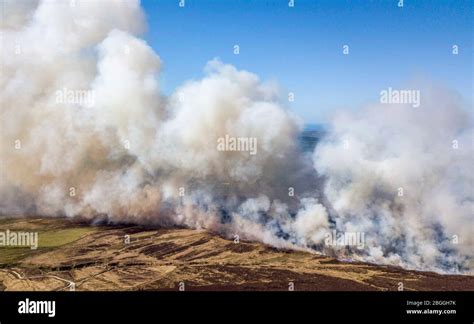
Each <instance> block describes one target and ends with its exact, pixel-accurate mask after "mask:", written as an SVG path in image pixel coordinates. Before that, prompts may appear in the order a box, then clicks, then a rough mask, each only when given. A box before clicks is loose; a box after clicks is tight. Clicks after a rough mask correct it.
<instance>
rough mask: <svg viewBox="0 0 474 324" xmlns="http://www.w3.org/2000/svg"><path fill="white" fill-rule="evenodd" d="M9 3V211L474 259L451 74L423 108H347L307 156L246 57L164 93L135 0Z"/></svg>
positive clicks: (2, 205) (339, 250)
mask: <svg viewBox="0 0 474 324" xmlns="http://www.w3.org/2000/svg"><path fill="white" fill-rule="evenodd" d="M2 10H3V12H2V21H1V31H2V35H1V36H2V40H1V44H2V51H1V75H0V83H1V85H0V89H1V90H0V91H1V92H0V105H1V111H0V114H1V120H0V122H1V125H0V126H1V142H0V153H1V162H2V168H1V171H0V172H1V173H0V177H1V182H0V195H1V199H0V214H1V215H6V216H8V215H34V214H35V215H47V216H70V217H73V216H76V217H84V218H88V219H91V220H93V221H98V220H99V221H107V222H131V223H140V224H157V225H164V226H173V225H185V226H189V227H193V228H205V229H208V230H211V231H216V232H219V233H222V234H224V235H227V236H232V235H235V234H237V235H239V236H240V237H241V238H243V239H252V240H260V241H263V242H265V243H268V244H272V245H275V246H278V247H295V248H297V247H300V248H308V249H312V250H315V251H320V252H324V253H328V254H332V255H336V256H340V257H348V258H353V259H360V260H365V261H371V262H377V263H387V264H396V265H402V266H405V267H410V268H417V269H424V270H428V269H432V270H438V271H451V272H458V271H464V270H467V269H469V268H470V265H469V263H468V258H469V257H470V255H469V253H470V249H472V245H473V244H472V241H469V240H470V237H471V236H472V232H473V231H472V225H473V201H474V195H473V187H472V185H473V181H474V178H473V174H472V171H471V164H472V162H473V151H472V136H473V133H472V120H471V119H470V116H468V115H467V114H466V113H465V112H464V110H463V109H462V104H461V103H459V102H458V100H457V99H456V98H454V97H453V96H451V95H450V94H447V92H446V91H445V90H439V91H438V90H436V91H432V93H430V91H424V92H422V93H423V95H422V99H421V100H422V105H421V106H420V107H418V108H413V107H410V106H403V105H377V106H374V107H369V108H368V109H365V110H363V111H362V112H360V113H350V114H340V115H338V116H337V117H336V118H335V120H334V123H333V124H332V126H331V128H330V130H329V134H328V135H327V136H326V138H325V139H324V141H323V142H322V143H320V144H319V145H318V146H317V148H316V150H315V153H314V156H313V158H314V165H313V161H311V158H310V157H309V156H308V155H305V154H303V153H302V152H301V150H300V148H299V144H298V136H299V134H300V132H301V129H302V125H301V122H300V120H299V119H298V118H297V117H296V116H294V115H293V114H291V113H290V112H289V111H288V110H287V109H286V107H285V103H284V101H283V100H281V98H280V93H279V89H278V88H277V87H275V86H274V85H271V84H265V83H262V82H261V81H260V80H259V79H258V77H257V76H256V75H254V74H252V73H249V72H246V71H239V70H237V69H236V68H234V67H233V66H231V65H226V64H223V63H221V62H220V61H219V60H212V61H210V62H209V63H208V65H207V66H206V76H205V77H204V78H203V79H202V80H193V81H189V82H187V83H185V84H184V85H182V86H181V87H179V88H178V89H176V91H175V92H174V93H173V94H172V95H171V96H169V97H165V96H163V95H162V94H161V93H160V88H159V82H158V76H159V72H160V68H161V64H162V62H161V60H160V58H159V57H158V55H157V54H156V53H155V52H154V51H153V50H152V48H150V47H149V46H148V45H147V44H146V42H144V41H143V40H141V39H140V38H138V36H137V35H139V33H140V32H141V31H143V29H144V25H145V23H144V15H143V13H142V11H141V9H140V5H139V3H138V1H123V0H120V1H107V2H99V1H97V2H94V1H84V2H82V1H76V2H74V5H71V3H70V2H64V3H61V2H58V1H41V2H39V3H38V2H36V1H31V2H27V1H18V2H17V1H9V0H7V1H5V0H4V1H3V3H2ZM226 136H229V137H232V138H235V139H237V138H241V139H248V140H252V139H255V140H256V142H255V144H256V147H255V148H254V149H255V151H254V153H255V154H252V152H251V150H243V151H239V150H238V149H237V150H233V149H232V147H230V148H229V147H227V150H220V149H218V143H219V141H220V140H221V139H223V138H225V137H226ZM247 144H248V143H247ZM454 144H456V145H454ZM454 146H455V148H454ZM400 189H401V191H400ZM400 192H402V193H403V195H400ZM333 231H336V232H340V233H348V232H350V233H352V232H354V233H356V232H357V233H364V235H365V236H364V238H365V241H364V242H363V243H364V244H363V246H349V247H348V246H338V245H337V244H336V245H331V244H327V242H326V243H325V239H327V235H328V233H333ZM359 243H360V242H359Z"/></svg>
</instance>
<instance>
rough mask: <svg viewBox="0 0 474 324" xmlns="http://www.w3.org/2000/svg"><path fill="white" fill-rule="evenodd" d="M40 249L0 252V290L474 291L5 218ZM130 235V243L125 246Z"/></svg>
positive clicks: (124, 231)
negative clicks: (35, 237) (31, 235)
mask: <svg viewBox="0 0 474 324" xmlns="http://www.w3.org/2000/svg"><path fill="white" fill-rule="evenodd" d="M7 229H9V230H10V231H37V232H39V247H38V249H37V250H31V249H29V248H12V247H0V290H71V287H72V286H74V289H75V290H140V289H142V290H177V289H179V287H180V283H184V287H185V289H186V290H288V288H289V285H290V282H292V283H293V284H294V289H295V290H398V287H399V283H400V282H402V283H403V287H404V289H405V290H474V276H464V275H463V276H460V275H440V274H436V273H430V272H416V271H408V270H403V269H400V268H396V267H388V266H377V265H370V264H363V263H346V262H339V261H337V260H335V259H334V258H330V257H323V256H318V255H314V254H311V253H307V252H298V251H286V250H285V251H282V250H277V249H274V248H272V247H269V246H266V245H263V244H260V243H249V242H240V243H238V244H236V243H234V242H233V241H229V240H226V239H223V238H221V237H219V236H216V235H212V234H209V233H207V232H205V231H196V230H190V229H161V228H160V229H156V228H155V229H150V228H143V227H139V226H90V225H87V224H83V223H80V222H77V221H71V220H68V219H58V218H54V219H53V218H9V219H3V220H1V221H0V230H1V231H5V230H7ZM125 235H129V237H130V243H129V244H126V243H125Z"/></svg>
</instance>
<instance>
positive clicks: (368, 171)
mask: <svg viewBox="0 0 474 324" xmlns="http://www.w3.org/2000/svg"><path fill="white" fill-rule="evenodd" d="M421 93H422V104H421V106H420V107H419V108H413V107H412V106H411V105H409V104H407V105H399V104H395V105H385V104H379V105H374V106H371V107H368V108H367V109H365V110H363V111H361V112H359V113H349V114H348V113H345V114H339V115H338V116H337V117H336V118H335V120H334V122H333V124H332V131H331V133H330V135H329V136H328V137H327V138H326V140H325V141H324V143H322V144H320V145H319V146H318V148H317V150H316V151H315V154H314V164H315V168H316V169H317V170H318V171H319V172H320V173H321V174H323V175H324V176H326V179H327V181H326V185H325V187H324V193H325V196H326V197H327V199H328V201H330V203H331V206H332V208H333V212H334V215H336V217H335V218H334V221H335V224H336V227H337V228H338V229H339V230H340V231H349V232H364V233H366V242H365V243H366V245H367V249H366V250H364V251H363V254H364V255H366V257H367V258H366V259H368V260H370V261H374V262H387V261H388V262H389V263H395V264H400V265H404V266H409V267H410V266H413V265H418V266H421V267H422V268H429V267H430V266H432V265H437V266H439V267H444V268H449V267H450V266H451V265H452V264H459V262H461V263H462V261H461V260H462V258H463V257H462V256H464V257H466V258H467V256H468V255H469V253H470V251H472V233H473V222H474V213H473V212H474V199H473V198H474V195H473V184H474V174H473V172H472V165H473V157H474V151H473V146H472V139H473V135H474V132H473V128H472V119H471V116H469V115H468V114H467V113H466V110H465V109H462V106H463V103H462V102H461V101H460V99H459V98H457V97H456V96H455V95H454V94H451V93H449V92H448V91H446V90H443V89H440V88H437V87H425V88H424V89H422V90H421ZM454 251H456V253H455V252H454ZM460 255H462V256H460Z"/></svg>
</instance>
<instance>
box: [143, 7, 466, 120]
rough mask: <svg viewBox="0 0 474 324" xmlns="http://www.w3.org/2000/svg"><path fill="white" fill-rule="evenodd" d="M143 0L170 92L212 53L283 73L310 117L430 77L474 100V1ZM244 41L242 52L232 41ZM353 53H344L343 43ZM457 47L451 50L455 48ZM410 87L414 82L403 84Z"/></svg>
mask: <svg viewBox="0 0 474 324" xmlns="http://www.w3.org/2000/svg"><path fill="white" fill-rule="evenodd" d="M397 4H398V0H386V1H369V0H366V1H356V0H347V1H342V0H314V1H303V0H295V6H294V7H293V8H290V7H288V1H287V0H271V1H270V0H260V1H244V0H220V1H218V0H186V2H185V7H184V8H182V7H179V6H178V0H155V1H153V0H142V7H143V8H144V10H145V13H146V15H147V21H148V29H147V32H146V33H145V35H144V38H145V39H146V40H147V42H148V43H149V44H150V45H151V46H152V47H153V48H154V49H155V50H156V52H157V53H158V54H159V55H160V57H161V58H162V60H163V62H164V67H163V74H162V85H163V91H164V92H165V93H167V94H169V93H171V92H172V91H173V89H174V88H175V87H176V86H178V85H180V84H181V83H183V82H184V81H186V80H189V79H193V78H194V79H197V78H201V77H202V76H203V69H204V66H205V64H206V62H207V61H209V60H211V59H213V58H214V57H218V58H220V59H221V60H222V61H223V62H225V63H230V64H233V65H235V66H236V67H237V68H239V69H245V70H248V71H251V72H253V73H256V74H258V75H259V76H260V78H261V79H262V80H268V81H277V82H278V83H279V84H280V86H282V87H283V89H285V90H287V91H292V92H294V93H295V101H294V102H293V103H291V109H293V110H294V111H295V112H296V113H297V114H298V115H300V116H301V117H303V118H304V120H305V121H306V122H308V123H317V122H324V120H325V118H327V116H328V115H329V114H330V113H331V111H334V110H336V109H339V108H350V109H357V108H358V107H361V106H363V105H364V104H366V103H369V102H374V101H377V100H378V99H379V93H380V91H381V90H382V89H386V88H388V87H393V88H403V87H404V86H406V85H407V84H409V83H410V82H411V81H413V80H420V79H421V80H430V81H433V82H435V83H438V84H444V85H446V86H448V87H449V88H452V89H454V90H456V91H458V92H460V93H461V94H462V95H463V96H464V97H465V98H466V99H467V100H468V101H469V102H471V103H472V93H473V81H472V75H473V56H472V46H473V44H472V42H473V2H472V1H470V0H456V1H447V0H436V1H423V0H417V1H415V0H405V1H404V7H403V8H399V7H398V6H397ZM235 44H238V45H239V46H240V54H239V55H235V54H234V53H233V46H234V45H235ZM345 44H347V45H349V51H350V52H349V55H343V53H342V47H343V45H345ZM454 44H456V45H458V46H459V54H458V55H452V52H451V51H452V46H453V45H454ZM405 88H406V87H405Z"/></svg>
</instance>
